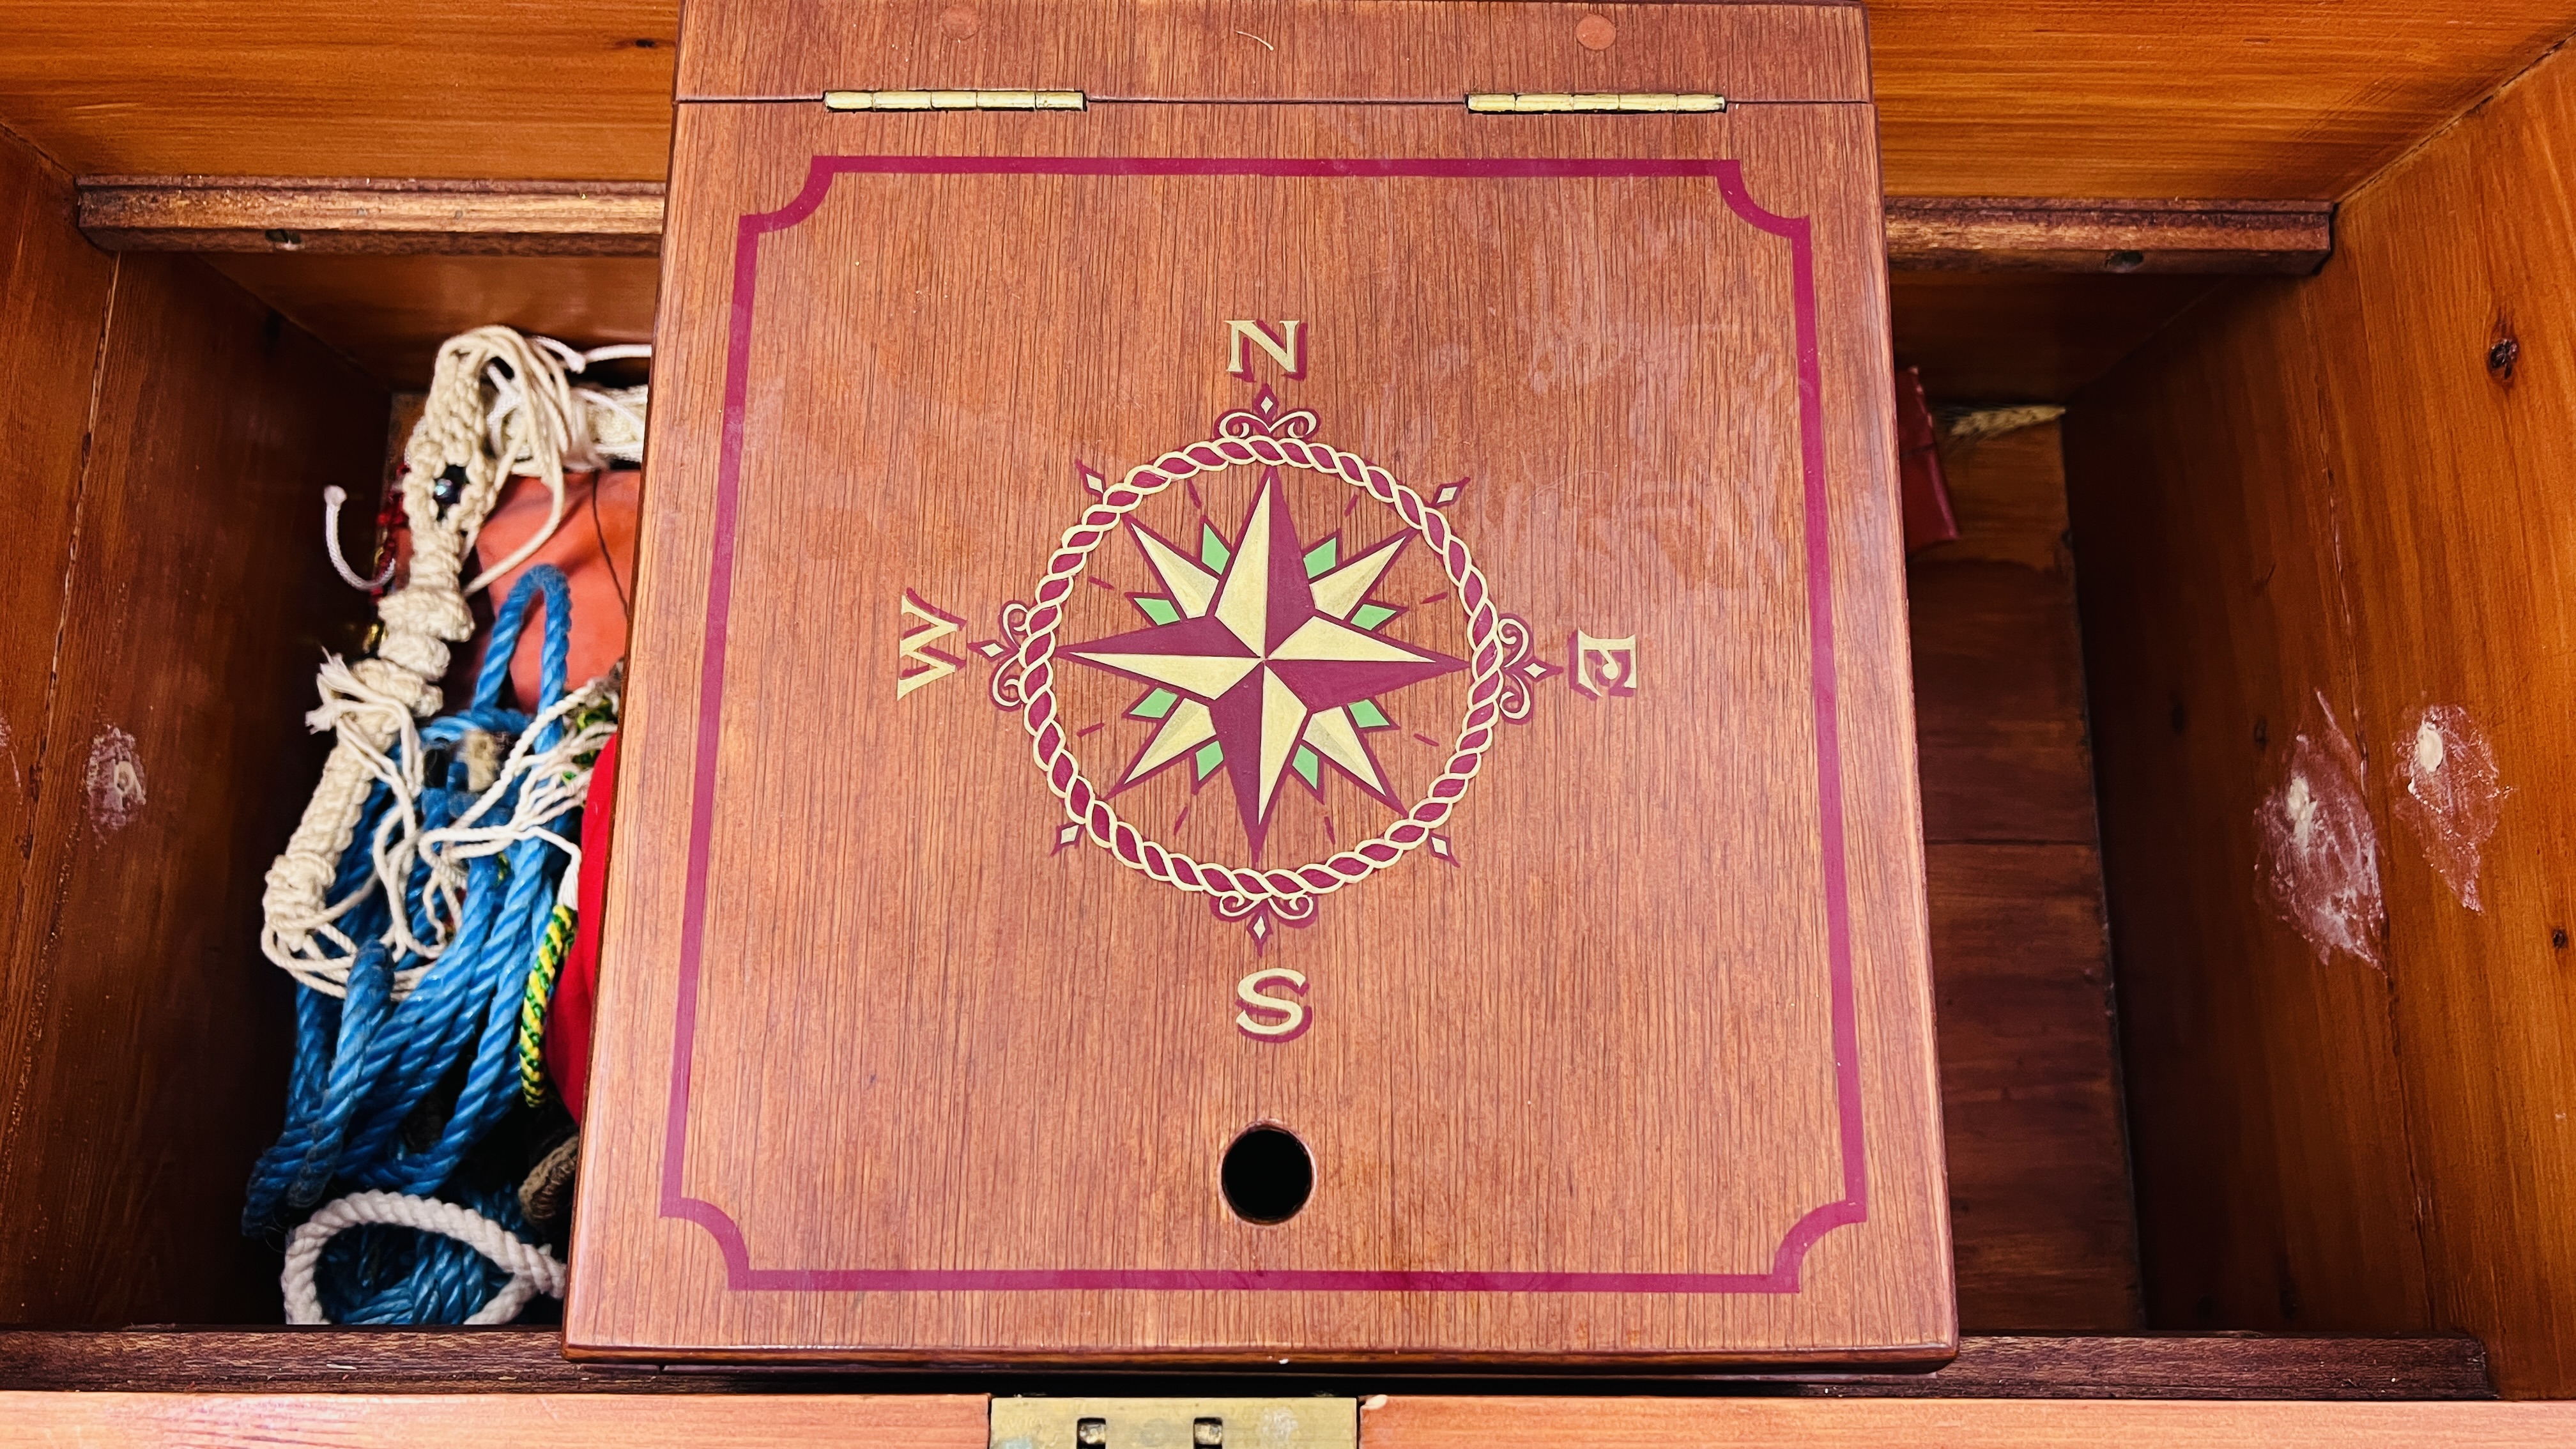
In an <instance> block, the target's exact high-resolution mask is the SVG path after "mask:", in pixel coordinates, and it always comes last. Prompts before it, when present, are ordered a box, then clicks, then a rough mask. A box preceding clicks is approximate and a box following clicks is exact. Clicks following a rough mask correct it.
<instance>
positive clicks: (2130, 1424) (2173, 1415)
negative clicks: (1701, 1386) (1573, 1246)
mask: <svg viewBox="0 0 2576 1449" xmlns="http://www.w3.org/2000/svg"><path fill="white" fill-rule="evenodd" d="M1506 1434H1508V1435H1510V1436H1512V1437H1513V1438H1516V1439H1518V1440H1520V1441H1521V1442H1524V1443H1536V1444H1565V1445H1581V1446H1583V1449H1670V1446H1672V1445H1675V1444H1764V1445H1784V1446H1786V1445H1797V1446H1811V1445H1812V1446H1818V1449H1826V1446H1831V1449H1879V1446H1883V1445H1886V1444H1890V1443H1896V1444H1940V1445H1944V1446H1958V1449H2094V1446H2097V1445H2101V1444H2106V1443H2107V1444H2156V1445H2174V1446H2183V1449H2360V1446H2368V1449H2449V1446H2459V1449H2467V1446H2471V1445H2475V1446H2478V1449H2520V1446H2530V1449H2540V1446H2543V1445H2551V1446H2555V1445H2560V1444H2564V1443H2566V1442H2567V1440H2568V1437H2569V1436H2570V1435H2576V1404H2250V1403H2236V1404H2206V1403H2200V1404H2182V1403H2154V1402H2139V1401H2125V1402H2117V1403H2082V1402H2067V1401H2053V1402H2034V1401H2028V1400H2023V1401H2018V1402H1991V1401H1990V1402H1980V1401H1977V1400H1973V1399H1966V1400H1962V1399H1945V1400H1936V1401H1921V1400H1917V1401H1912V1402H1908V1401H1905V1400H1901V1399H1878V1400H1842V1401H1814V1400H1810V1401H1790V1402H1780V1401H1776V1400H1762V1399H1699V1400H1692V1399H1540V1398H1516V1399H1511V1400H1498V1399H1465V1398H1413V1397H1408V1396H1402V1395H1398V1396H1395V1397H1391V1398H1389V1399H1387V1400H1386V1401H1385V1402H1383V1403H1381V1404H1378V1405H1376V1406H1375V1407H1368V1406H1365V1405H1364V1406H1363V1407H1362V1409H1361V1411H1360V1443H1361V1444H1362V1445H1363V1446H1365V1449H1483V1446H1486V1445H1490V1444H1493V1443H1495V1442H1497V1439H1498V1436H1501V1435H1506Z"/></svg>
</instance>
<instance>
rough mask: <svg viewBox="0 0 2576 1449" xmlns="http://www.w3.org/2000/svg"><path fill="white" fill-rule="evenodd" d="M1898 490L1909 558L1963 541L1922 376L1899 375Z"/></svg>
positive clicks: (1900, 370) (1905, 371)
mask: <svg viewBox="0 0 2576 1449" xmlns="http://www.w3.org/2000/svg"><path fill="white" fill-rule="evenodd" d="M1896 460H1897V487H1898V492H1899V495H1900V497H1901V498H1902V500H1903V502H1904V505H1905V551H1906V552H1907V553H1909V554H1911V553H1917V552H1920V551H1921V550H1923V549H1927V548H1930V547H1931V546H1932V545H1934V544H1936V543H1948V542H1949V541H1950V540H1952V539H1954V538H1957V537H1958V536H1959V520H1958V518H1957V517H1956V516H1955V515H1953V514H1952V513H1951V512H1950V484H1949V480H1947V479H1945V478H1943V477H1942V476H1941V448H1940V444H1939V442H1938V440H1937V439H1936V438H1935V436H1934V434H1933V431H1932V408H1931V405H1930V404H1928V403H1926V402H1925V401H1924V400H1923V374H1922V373H1921V372H1919V371H1917V370H1916V369H1914V368H1911V367H1900V368H1898V369H1897V370H1896Z"/></svg>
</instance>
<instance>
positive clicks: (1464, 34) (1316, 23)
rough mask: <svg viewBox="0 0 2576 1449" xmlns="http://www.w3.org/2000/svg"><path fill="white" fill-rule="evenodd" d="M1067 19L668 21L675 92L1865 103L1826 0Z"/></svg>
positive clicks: (1847, 20)
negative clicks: (1495, 94)
mask: <svg viewBox="0 0 2576 1449" xmlns="http://www.w3.org/2000/svg"><path fill="white" fill-rule="evenodd" d="M1066 16H1067V12H1066V11H1065V9H1064V7H1063V6H1061V5H1057V4H1050V3H1049V0H975V3H974V4H972V5H969V6H965V7H963V8H960V7H957V6H954V5H934V4H924V3H900V4H890V5H872V6H866V7H862V8H856V9H851V8H843V7H838V6H825V5H806V6H778V5H764V4H761V3H759V0H701V3H700V4H698V5H697V6H696V7H694V8H693V9H692V10H691V11H690V12H689V13H688V15H687V16H686V21H687V24H686V27H685V28H684V30H683V32H682V35H683V40H684V42H685V43H684V44H683V45H682V46H681V50H680V73H679V81H678V95H679V99H680V100H681V101H682V102H684V103H685V102H689V101H702V100H731V99H750V98H780V97H820V96H821V95H822V93H823V92H825V91H827V90H834V89H842V88H857V89H874V88H885V87H897V86H920V87H934V88H935V87H949V88H957V89H981V88H1007V87H1014V86H1036V87H1039V88H1042V89H1043V88H1050V87H1052V88H1062V89H1070V90H1079V91H1082V92H1084V93H1086V94H1088V95H1093V96H1098V97H1101V98H1102V99H1105V100H1121V99H1126V100H1150V101H1186V100H1203V99H1208V98H1224V99H1228V100H1265V101H1282V100H1291V101H1366V102H1371V103H1384V102H1389V101H1421V102H1426V103H1430V104H1433V105H1440V106H1454V105H1456V104H1458V103H1459V101H1460V100H1461V99H1463V98H1464V97H1465V96H1467V95H1468V94H1469V93H1471V92H1477V91H1521V92H1550V91H1555V92H1567V91H1577V92H1602V91H1700V92H1708V91H1714V92H1716V93H1717V94H1719V95H1722V96H1725V97H1726V98H1727V99H1728V100H1729V101H1730V102H1739V101H1741V102H1821V101H1866V100H1868V99H1869V54H1868V51H1867V48H1866V45H1865V40H1866V32H1865V23H1864V19H1863V16H1862V12H1861V8H1860V7H1859V6H1858V5H1854V4H1847V3H1842V0H1825V3H1821V4H1817V3H1788V4H1767V3H1761V0H1742V3H1730V4H1725V5H1717V6H1705V7H1703V6H1694V5H1690V4H1682V5H1620V4H1608V5H1589V4H1561V3H1545V0H1539V3H1529V0H1512V3H1502V4H1495V3H1486V0H1456V3H1440V4H1404V3H1396V4H1385V3H1374V4H1342V3H1329V0H1328V3H1320V4H1317V3H1310V4H1302V5H1276V4H1271V5H1258V4H1246V3H1243V0H1105V3H1094V4H1091V5H1088V6H1086V7H1084V10H1083V11H1082V12H1081V20H1080V22H1079V23H1067V18H1066ZM1593 16H1598V17H1600V18H1601V19H1603V20H1605V21H1607V22H1608V23H1609V25H1610V29H1611V35H1612V37H1613V38H1612V42H1611V43H1610V44H1608V45H1606V46H1599V47H1595V46H1592V45H1587V44H1585V43H1583V40H1582V38H1581V37H1580V36H1578V35H1577V34H1576V29H1577V27H1579V26H1581V25H1582V23H1583V22H1584V21H1585V20H1586V19H1587V18H1590V17H1593ZM961 32H963V33H961ZM1594 34H1595V36H1596V38H1597V37H1598V35H1599V34H1600V32H1599V31H1598V30H1596V31H1595V32H1594ZM889 71H892V72H895V74H887V72H889ZM1058 77H1061V79H1058ZM1498 119H1500V118H1498ZM1512 119H1518V118H1512ZM1508 123H1509V122H1508V121H1506V124H1508Z"/></svg>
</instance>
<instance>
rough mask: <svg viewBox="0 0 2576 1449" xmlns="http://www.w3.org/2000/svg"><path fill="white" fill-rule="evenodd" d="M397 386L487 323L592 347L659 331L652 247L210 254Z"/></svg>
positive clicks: (425, 374) (422, 375) (421, 383)
mask: <svg viewBox="0 0 2576 1449" xmlns="http://www.w3.org/2000/svg"><path fill="white" fill-rule="evenodd" d="M207 260H208V261H209V262H210V263H211V264H212V265H213V266H214V267H215V269H216V270H218V271H220V272H222V273H223V274H224V275H226V276H228V277H230V278H232V279H233V280H234V281H236V282H238V283H240V284H241V285H242V286H243V287H244V288H246V289H248V290H249V291H250V292H251V293H252V294H253V295H255V296H257V297H259V298H260V300H262V301H264V302H266V303H268V304H269V305H270V306H272V307H275V308H276V309H277V310H278V311H280V312H282V313H284V314H286V315H287V316H288V317H290V318H292V319H294V321H295V323H296V324H297V325H298V326H300V327H303V328H305V329H307V330H308V331H310V332H312V333H313V334H314V335H315V336H317V337H321V338H324V339H326V340H328V341H329V342H330V343H331V345H333V346H334V347H336V348H338V349H339V350H340V351H342V352H343V353H345V354H347V355H348V356H349V357H350V358H352V359H354V360H355V361H356V362H357V363H358V365H359V366H361V367H364V368H365V369H366V370H367V371H368V372H369V373H371V374H373V375H374V376H375V377H377V378H379V379H381V380H382V381H384V382H385V383H386V384H387V385H389V386H392V387H395V388H409V389H421V388H426V387H428V386H429V373H430V368H431V365H432V364H433V363H435V362H436V361H437V359H438V345H439V344H440V343H442V342H444V341H446V340H447V339H448V338H450V337H453V336H455V335H456V334H457V333H459V332H463V331H466V330H467V329H469V328H474V327H481V326H484V325H486V324H487V323H494V322H497V323H500V324H501V325H502V326H505V327H516V328H518V329H519V330H520V331H522V332H528V333H532V334H535V335H537V336H542V337H553V338H558V339H560V340H562V341H565V342H571V343H575V344H578V345H581V346H585V347H596V346H601V345H604V344H607V343H611V342H649V341H651V340H652V337H653V303H654V298H655V296H656V293H657V287H658V283H657V281H656V274H657V271H658V267H657V264H656V263H655V262H654V261H653V259H652V258H650V257H424V256H405V257H367V256H296V255H291V254H283V253H271V254H266V255H258V254H233V255H219V256H213V257H209V258H207Z"/></svg>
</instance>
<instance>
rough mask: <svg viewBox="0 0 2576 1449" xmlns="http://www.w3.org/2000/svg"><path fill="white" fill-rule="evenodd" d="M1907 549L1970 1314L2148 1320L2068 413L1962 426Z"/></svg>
mask: <svg viewBox="0 0 2576 1449" xmlns="http://www.w3.org/2000/svg"><path fill="white" fill-rule="evenodd" d="M1943 461H1944V465H1945V471H1946V473H1947V475H1948V480H1949V488H1950V497H1951V502H1952V505H1953V508H1954V510H1955V513H1956V515H1957V518H1958V522H1959V534H1960V536H1959V537H1958V539H1957V540H1955V541H1954V542H1951V543H1947V544H1943V545H1940V546H1938V547H1935V548H1930V549H1926V550H1924V551H1923V552H1921V553H1918V554H1916V555H1915V556H1914V557H1913V558H1911V559H1910V560H1908V562H1907V566H1906V595H1907V602H1908V605H1909V608H1910V616H1911V621H1912V628H1911V633H1912V638H1913V644H1914V649H1913V654H1914V700H1915V721H1916V738H1917V740H1918V741H1919V747H1920V750H1921V754H1922V762H1923V763H1922V768H1923V829H1924V838H1925V840H1926V841H1927V842H1928V843H1929V848H1928V851H1927V859H1926V872H1927V874H1926V881H1927V885H1928V887H1929V891H1930V896H1931V902H1932V977H1933V983H1934V989H1935V991H1936V993H1937V998H1938V1006H1939V1009H1938V1013H1937V1015H1938V1020H1939V1024H1940V1040H1941V1116H1942V1123H1943V1126H1944V1128H1945V1137H1946V1141H1947V1143H1948V1151H1947V1161H1948V1165H1949V1183H1950V1215H1951V1218H1950V1231H1951V1236H1952V1240H1953V1243H1954V1251H1955V1253H1956V1257H1957V1262H1958V1276H1959V1321H1960V1325H1961V1327H1962V1328H1963V1329H1964V1330H1968V1331H1975V1330H1978V1329H1995V1330H2005V1329H2012V1330H2026V1329H2035V1328H2040V1327H2052V1328H2060V1329H2094V1330H2104V1331H2115V1330H2118V1329H2122V1328H2134V1327H2136V1326H2138V1325H2139V1323H2140V1322H2141V1321H2142V1320H2141V1317H2140V1306H2139V1301H2138V1270H2137V1252H2136V1241H2137V1238H2136V1222H2135V1217H2134V1213H2133V1211H2132V1207H2131V1197H2130V1189H2129V1166H2128V1148H2127V1143H2126V1141H2125V1140H2124V1133H2123V1129H2122V1121H2121V1118H2122V1111H2121V1104H2120V1092H2119V1063H2118V1059H2117V1058H2118V1052H2117V1048H2116V1045H2115V1043H2114V1042H2113V1040H2112V1025H2111V1006H2110V963H2109V960H2108V950H2107V943H2106V941H2105V939H2104V934H2103V929H2104V928H2103V920H2102V872H2101V862H2100V858H2099V856H2098V854H2097V853H2096V850H2095V828H2094V820H2093V770H2092V762H2091V760H2090V759H2089V758H2088V756H2087V754H2086V752H2085V743H2084V673H2083V663H2082V660H2081V659H2080V658H2079V657H2078V652H2077V648H2076V626H2075V594H2074V580H2073V574H2072V569H2071V561H2070V559H2069V558H2068V556H2067V549H2066V543H2065V533H2066V485H2065V474H2064V470H2063V467H2062V464H2061V452H2060V447H2059V436H2058V428H2057V425H2056V424H2054V423H2045V424H2041V425H2039V426H2037V427H2032V428H2025V429H2023V430H2021V431H2020V432H2017V433H2012V434H2008V435H2006V436H2003V437H2000V438H1993V439H1988V440H1986V441H1983V442H1977V443H1970V444H1965V445H1958V444H1952V445H1949V446H1948V447H1946V448H1945V449H1944V458H1943Z"/></svg>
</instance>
